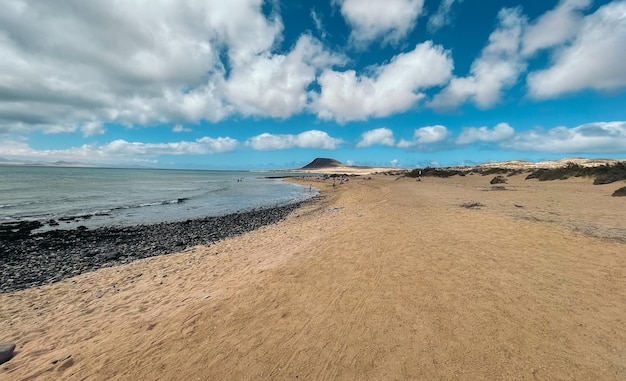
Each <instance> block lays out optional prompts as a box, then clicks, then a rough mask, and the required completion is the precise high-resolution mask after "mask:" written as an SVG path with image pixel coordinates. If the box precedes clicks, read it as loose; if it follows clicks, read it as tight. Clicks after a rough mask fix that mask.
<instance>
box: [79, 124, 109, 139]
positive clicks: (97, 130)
mask: <svg viewBox="0 0 626 381" xmlns="http://www.w3.org/2000/svg"><path fill="white" fill-rule="evenodd" d="M80 130H81V131H82V132H83V136H84V137H89V136H94V135H104V134H105V133H106V129H105V128H104V126H102V123H100V122H87V123H85V124H84V125H83V126H82V127H81V128H80Z"/></svg>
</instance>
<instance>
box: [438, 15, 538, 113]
mask: <svg viewBox="0 0 626 381" xmlns="http://www.w3.org/2000/svg"><path fill="white" fill-rule="evenodd" d="M525 24H526V18H525V17H524V16H523V15H522V13H521V8H504V9H502V10H501V11H500V12H499V13H498V26H497V28H496V30H495V31H493V32H492V33H491V35H490V36H489V43H488V44H487V46H485V47H484V48H483V50H482V52H481V54H480V56H479V57H478V58H477V59H476V60H475V61H474V62H473V63H472V67H471V69H470V75H469V76H467V77H455V78H453V79H452V80H451V81H450V83H449V84H448V85H447V86H446V88H444V89H443V90H442V91H441V92H440V93H439V94H437V95H436V96H435V98H434V99H433V101H432V102H431V103H430V105H431V106H432V107H434V108H452V107H456V106H458V105H460V104H462V103H465V102H466V101H471V102H474V103H475V104H476V105H477V106H479V107H481V108H488V107H491V106H493V105H494V104H496V103H497V102H498V101H499V100H500V98H501V93H502V90H503V89H505V88H508V87H511V86H513V85H514V84H515V83H516V82H517V79H518V77H519V75H520V73H521V72H523V71H524V70H525V69H526V63H525V61H524V60H523V59H522V58H521V54H520V43H521V38H522V31H523V27H524V25H525Z"/></svg>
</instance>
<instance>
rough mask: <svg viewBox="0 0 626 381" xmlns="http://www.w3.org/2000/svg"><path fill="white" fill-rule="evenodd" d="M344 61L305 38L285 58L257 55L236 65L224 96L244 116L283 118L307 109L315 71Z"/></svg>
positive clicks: (310, 38) (226, 85) (315, 41)
mask: <svg viewBox="0 0 626 381" xmlns="http://www.w3.org/2000/svg"><path fill="white" fill-rule="evenodd" d="M344 60H345V58H343V57H342V56H339V55H333V54H330V53H328V52H326V51H325V50H324V48H323V46H322V45H321V43H320V42H319V41H317V40H315V39H313V38H312V37H310V36H307V35H304V36H302V37H301V38H300V39H299V40H298V42H297V43H296V45H295V47H294V49H293V50H292V51H291V52H290V53H289V54H287V55H278V54H277V55H262V56H257V57H255V58H254V59H252V60H250V61H249V62H246V63H245V65H242V66H239V65H237V66H235V67H234V68H233V72H232V75H231V76H230V78H229V79H228V80H227V82H226V84H225V88H226V94H227V97H228V99H229V101H230V102H231V103H232V104H234V105H235V106H236V108H237V109H238V110H239V111H240V112H241V113H243V114H246V115H259V116H271V117H280V118H286V117H288V116H291V115H293V114H296V113H299V112H301V111H302V110H303V109H304V108H305V107H306V105H307V103H308V96H307V90H306V88H307V86H309V84H310V83H312V82H313V81H314V80H315V77H316V72H318V71H319V70H320V69H321V68H325V67H328V66H332V65H335V64H340V63H343V62H344Z"/></svg>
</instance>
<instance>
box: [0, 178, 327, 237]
mask: <svg viewBox="0 0 626 381" xmlns="http://www.w3.org/2000/svg"><path fill="white" fill-rule="evenodd" d="M269 175H271V174H268V173H261V172H245V171H242V172H239V171H196V170H159V169H117V168H116V169H112V168H61V167H29V166H0V223H3V222H15V221H32V220H36V221H41V222H43V223H47V222H48V221H50V220H55V221H57V222H58V223H59V225H58V226H53V227H50V226H48V225H46V227H44V228H42V229H41V230H49V229H72V228H76V227H78V226H80V225H84V226H86V227H87V228H95V227H101V226H125V225H136V224H150V223H157V222H165V221H182V220H186V219H191V218H201V217H206V216H218V215H224V214H229V213H234V212H238V211H243V210H249V209H253V208H260V207H270V206H278V205H284V204H288V203H292V202H297V201H302V200H305V199H307V198H310V197H312V196H314V195H315V190H312V191H310V190H309V188H308V187H303V186H300V185H296V184H291V183H288V182H285V181H282V180H280V179H269V178H266V177H267V176H269Z"/></svg>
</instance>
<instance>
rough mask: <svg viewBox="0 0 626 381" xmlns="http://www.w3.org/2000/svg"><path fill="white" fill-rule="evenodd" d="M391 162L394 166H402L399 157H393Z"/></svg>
mask: <svg viewBox="0 0 626 381" xmlns="http://www.w3.org/2000/svg"><path fill="white" fill-rule="evenodd" d="M389 164H391V166H392V167H394V168H397V167H399V166H400V160H398V159H393V160H391V161H390V162H389Z"/></svg>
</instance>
